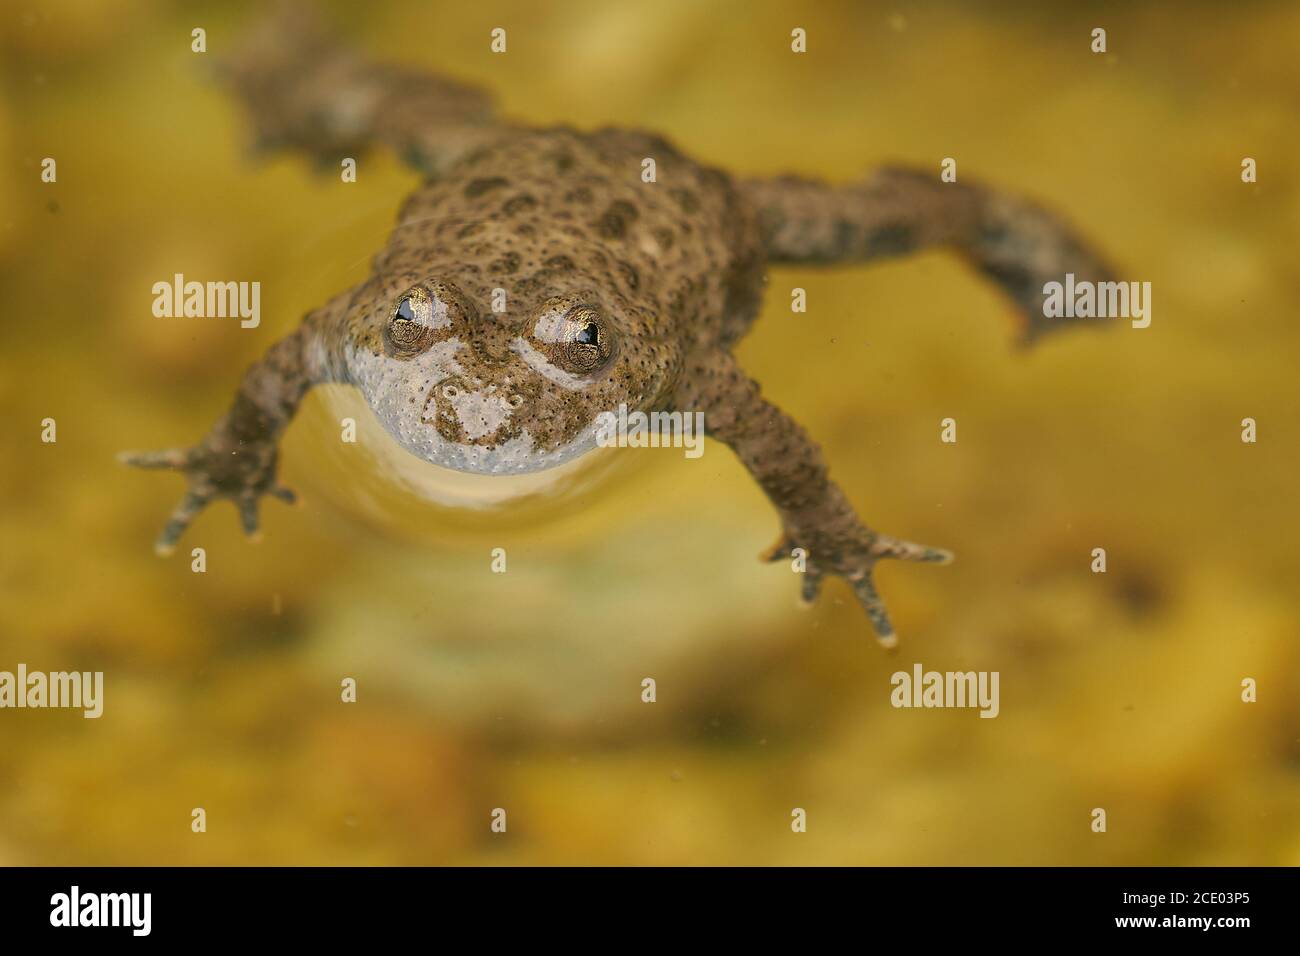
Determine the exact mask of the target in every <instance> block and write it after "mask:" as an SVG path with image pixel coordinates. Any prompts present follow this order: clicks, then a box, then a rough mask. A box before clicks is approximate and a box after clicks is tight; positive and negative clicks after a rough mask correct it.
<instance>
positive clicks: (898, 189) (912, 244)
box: [741, 167, 1112, 340]
mask: <svg viewBox="0 0 1300 956" xmlns="http://www.w3.org/2000/svg"><path fill="white" fill-rule="evenodd" d="M741 188H742V191H743V192H744V193H745V195H746V196H747V197H748V199H749V201H750V203H751V204H752V205H753V207H754V209H755V210H756V212H757V213H758V216H759V221H760V223H761V227H762V231H763V240H764V244H765V245H766V247H767V253H768V258H769V260H770V261H772V262H800V263H838V262H869V261H872V260H874V259H880V258H888V257H894V256H902V255H907V254H909V253H913V252H919V251H921V250H923V249H928V248H932V247H936V246H947V247H949V248H952V249H954V250H955V251H957V252H958V253H960V254H961V255H963V256H964V257H965V258H966V259H967V260H969V261H970V262H971V263H972V264H973V265H974V266H975V268H976V269H978V270H979V271H980V272H981V273H982V274H984V275H985V276H987V277H988V278H990V279H992V280H993V281H994V282H996V283H997V284H998V285H999V286H1000V287H1001V288H1002V289H1003V290H1004V291H1005V292H1006V293H1007V295H1008V296H1010V298H1011V299H1012V301H1013V302H1014V303H1015V305H1016V307H1017V309H1018V311H1019V312H1020V313H1021V315H1022V316H1023V320H1024V338H1025V339H1026V340H1031V339H1033V338H1034V337H1035V336H1037V335H1039V334H1041V333H1043V332H1046V331H1050V330H1051V329H1053V328H1056V327H1059V326H1060V325H1062V324H1064V323H1066V322H1068V321H1070V320H1068V319H1063V318H1047V317H1046V316H1045V315H1044V309H1043V301H1044V293H1043V286H1044V285H1045V284H1046V283H1048V282H1053V281H1056V282H1064V281H1065V276H1066V274H1067V273H1072V274H1073V275H1074V276H1075V279H1076V281H1082V280H1089V281H1093V282H1106V281H1111V280H1112V275H1111V270H1110V268H1109V267H1108V266H1107V264H1106V263H1105V262H1104V261H1103V260H1102V259H1101V257H1100V256H1099V255H1098V254H1097V253H1096V252H1094V251H1093V250H1092V249H1091V248H1090V247H1089V246H1088V244H1087V243H1085V242H1084V241H1083V240H1082V239H1081V238H1079V236H1078V235H1077V234H1076V233H1075V232H1074V231H1073V230H1072V229H1071V228H1070V226H1069V225H1068V224H1067V223H1066V222H1065V221H1064V220H1062V219H1061V218H1060V217H1058V216H1056V215H1055V214H1053V213H1051V212H1049V211H1048V210H1046V209H1044V208H1043V207H1041V206H1038V205H1036V204H1035V203H1032V202H1030V201H1028V200H1026V199H1023V198H1020V197H1017V196H1012V195H1009V194H1006V193H1003V192H999V191H998V190H995V189H991V188H988V187H985V186H981V185H976V184H970V183H965V182H954V183H946V182H942V181H940V179H939V176H938V174H937V173H935V174H930V173H921V172H917V171H915V170H908V169H899V168H893V167H886V168H884V169H881V170H879V171H877V172H876V173H875V174H874V175H873V176H871V177H869V178H868V179H866V180H863V181H861V182H857V183H851V184H847V185H842V186H832V185H828V184H826V183H823V182H819V181H816V180H811V179H802V178H797V177H792V176H786V177H779V178H776V179H764V180H750V181H747V182H745V183H743V184H742V186H741Z"/></svg>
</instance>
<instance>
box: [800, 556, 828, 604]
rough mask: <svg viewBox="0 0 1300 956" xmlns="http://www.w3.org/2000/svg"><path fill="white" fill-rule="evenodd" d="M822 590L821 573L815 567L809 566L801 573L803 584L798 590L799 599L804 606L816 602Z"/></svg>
mask: <svg viewBox="0 0 1300 956" xmlns="http://www.w3.org/2000/svg"><path fill="white" fill-rule="evenodd" d="M821 589H822V572H821V571H820V570H819V569H818V568H817V566H816V565H811V564H810V565H809V566H808V567H807V569H806V570H805V571H804V572H803V584H802V585H801V586H800V588H799V599H800V600H801V601H803V603H804V604H805V605H808V604H812V603H813V601H815V600H817V595H818V594H819V593H820V592H821Z"/></svg>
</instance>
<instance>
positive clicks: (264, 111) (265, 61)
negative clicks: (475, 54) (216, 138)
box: [217, 3, 501, 176]
mask: <svg viewBox="0 0 1300 956" xmlns="http://www.w3.org/2000/svg"><path fill="white" fill-rule="evenodd" d="M217 72H218V75H219V76H220V78H221V79H222V80H224V81H225V82H226V84H227V85H229V86H230V87H232V88H233V89H234V91H235V92H236V93H237V94H238V96H239V97H240V98H241V99H242V100H243V101H244V103H245V105H246V106H247V108H248V110H249V112H250V114H251V115H252V119H253V123H254V128H255V145H256V147H257V148H258V149H259V150H272V149H278V148H294V149H299V150H302V151H304V152H306V153H307V154H308V155H310V156H312V157H314V158H315V159H316V160H317V162H318V163H320V164H321V165H322V166H325V167H329V168H333V169H339V168H340V164H341V163H342V161H343V160H344V159H347V158H351V159H356V158H357V157H358V156H359V155H361V154H362V153H363V152H365V151H366V150H367V149H368V148H369V147H371V146H376V145H383V146H388V147H390V148H392V149H394V150H396V151H397V153H398V154H399V155H400V156H401V157H402V158H403V160H405V161H406V162H407V163H409V164H410V165H411V166H414V167H415V168H416V169H418V170H420V171H421V172H423V173H425V174H427V175H430V176H433V175H437V174H438V173H439V172H440V171H441V170H443V169H445V168H446V167H447V166H448V165H449V164H450V163H452V162H454V161H455V160H456V159H457V158H459V157H460V156H463V155H464V154H465V153H467V152H469V151H471V150H472V149H475V148H477V147H478V146H480V145H482V144H483V143H484V142H486V141H488V140H489V139H491V138H493V137H494V136H496V135H498V134H499V133H500V130H501V128H500V127H499V126H497V125H495V123H494V120H493V116H492V102H491V99H490V98H489V97H488V95H487V94H486V93H484V92H483V91H482V90H480V89H477V88H475V87H472V86H468V85H464V84H461V83H458V82H456V81H454V80H451V79H448V78H446V77H443V76H438V75H436V74H433V73H429V72H426V71H422V70H418V69H412V68H408V67H403V66H398V65H393V64H388V63H379V62H374V61H371V60H368V59H366V58H364V57H362V56H360V55H358V54H357V53H355V52H354V51H353V50H351V49H349V48H348V47H347V46H346V45H344V44H342V43H339V42H338V41H337V40H336V39H334V38H333V37H331V36H329V35H328V34H327V33H326V32H325V31H324V30H323V29H322V28H321V26H320V24H319V23H318V21H317V19H316V16H315V14H314V12H313V11H312V10H310V9H308V8H307V7H306V6H303V5H300V4H296V3H288V4H283V5H280V6H279V7H278V8H277V9H276V10H275V12H274V13H273V14H271V15H270V16H268V17H267V18H265V19H263V20H262V21H261V22H260V23H258V24H257V25H256V26H255V27H254V29H253V30H252V31H251V32H250V33H249V34H248V35H246V36H245V37H244V38H243V39H242V41H240V42H238V43H237V44H236V50H235V52H234V53H233V54H231V55H229V56H227V57H226V58H224V59H222V60H220V61H219V62H218V67H217Z"/></svg>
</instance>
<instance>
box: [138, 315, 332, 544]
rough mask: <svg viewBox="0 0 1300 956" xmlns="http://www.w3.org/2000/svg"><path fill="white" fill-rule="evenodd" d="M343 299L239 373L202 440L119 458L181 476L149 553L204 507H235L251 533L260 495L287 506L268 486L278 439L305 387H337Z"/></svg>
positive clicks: (286, 495)
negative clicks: (182, 488) (181, 492)
mask: <svg viewBox="0 0 1300 956" xmlns="http://www.w3.org/2000/svg"><path fill="white" fill-rule="evenodd" d="M350 300H351V293H346V294H344V295H342V296H339V297H338V298H336V299H334V300H333V301H331V302H330V303H329V304H328V305H326V306H325V307H324V308H322V309H319V310H317V311H315V312H312V313H310V314H309V315H308V316H307V317H306V318H305V319H304V320H303V322H302V324H301V325H299V326H298V328H297V329H295V330H294V331H293V332H292V333H290V334H289V335H288V336H286V337H285V338H283V339H281V340H280V341H279V342H276V343H275V344H274V345H272V346H271V348H270V349H268V350H267V352H266V354H265V355H263V356H262V358H260V359H259V360H258V361H257V362H255V363H253V365H251V366H250V367H249V368H248V370H247V371H246V372H245V373H244V377H243V379H242V380H241V381H240V383H239V390H238V391H237V392H236V393H235V399H234V401H233V402H232V403H231V406H230V409H229V411H227V412H226V414H225V415H223V416H222V417H221V418H220V419H218V421H217V423H216V424H215V425H213V426H212V429H211V430H210V431H209V432H208V434H207V435H206V436H205V437H204V438H203V439H202V440H201V441H200V442H199V443H198V444H196V445H193V446H191V447H189V448H169V449H166V450H163V451H149V452H123V453H122V454H121V455H119V456H118V457H119V460H121V461H122V462H124V463H126V464H128V465H134V466H136V467H138V468H168V469H171V470H173V471H180V472H183V473H184V474H185V477H186V479H187V481H188V482H189V490H188V491H187V492H186V494H185V497H184V498H182V499H181V502H180V504H178V505H177V506H176V508H175V510H174V511H173V512H172V515H171V518H170V520H168V522H167V524H166V526H165V527H164V528H163V530H162V534H160V535H159V536H158V540H157V542H156V543H155V545H154V550H155V551H157V552H158V553H159V554H162V555H166V554H169V553H170V552H171V550H172V548H173V547H174V546H175V544H176V542H177V540H178V539H179V538H180V536H181V534H183V533H184V531H185V529H186V528H187V527H189V525H190V522H192V521H193V520H194V518H195V517H196V516H197V515H198V513H199V512H200V511H202V510H203V509H204V508H205V507H206V506H207V505H208V504H209V503H210V502H212V501H215V500H216V499H218V498H228V499H230V500H231V501H232V502H234V503H235V505H236V506H237V507H238V508H239V516H240V520H241V522H242V523H243V526H244V531H245V532H246V533H247V534H249V535H250V536H252V535H255V534H256V532H257V524H258V519H257V508H258V501H259V499H260V498H261V496H262V495H264V494H269V495H272V496H274V497H276V498H279V499H280V500H282V501H285V502H288V503H292V502H293V501H294V494H293V492H291V491H290V490H289V489H287V488H284V487H282V486H281V485H279V484H278V483H277V482H276V464H277V458H278V450H279V443H280V437H281V435H283V434H284V430H285V428H287V427H288V425H289V422H290V420H291V419H292V418H293V415H294V413H295V412H296V411H297V409H298V405H299V403H300V402H301V401H302V398H303V396H304V395H305V394H306V393H307V391H308V389H310V388H311V387H312V386H313V385H316V384H319V383H321V382H326V381H338V380H339V375H338V372H339V369H340V366H341V363H340V362H339V361H338V359H337V358H336V356H335V355H334V352H333V349H332V348H331V345H330V343H333V342H337V341H339V334H340V333H339V327H340V323H341V321H342V318H343V315H344V314H345V312H346V309H347V305H348V303H349V301H350Z"/></svg>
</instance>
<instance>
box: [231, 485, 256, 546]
mask: <svg viewBox="0 0 1300 956" xmlns="http://www.w3.org/2000/svg"><path fill="white" fill-rule="evenodd" d="M235 504H236V505H237V506H238V507H239V523H240V524H241V525H243V527H244V534H246V535H248V537H249V538H250V539H251V540H253V541H259V540H261V534H260V533H259V532H258V530H257V494H256V493H254V492H246V493H244V494H243V495H241V496H240V497H239V500H238V501H236V502H235Z"/></svg>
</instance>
